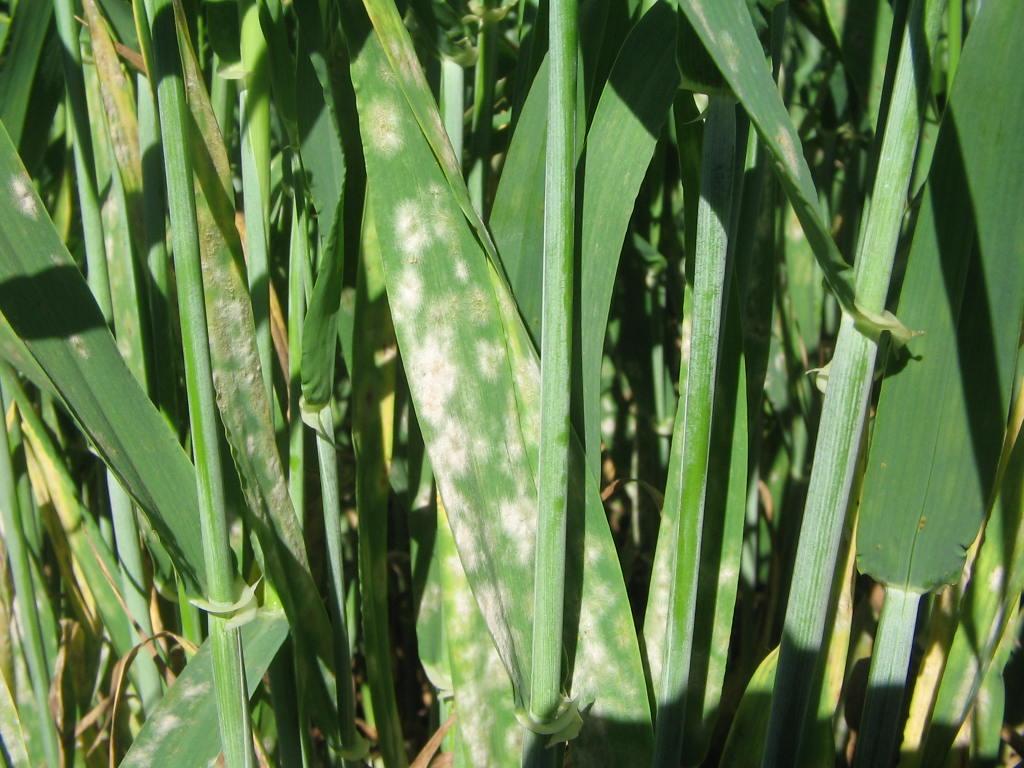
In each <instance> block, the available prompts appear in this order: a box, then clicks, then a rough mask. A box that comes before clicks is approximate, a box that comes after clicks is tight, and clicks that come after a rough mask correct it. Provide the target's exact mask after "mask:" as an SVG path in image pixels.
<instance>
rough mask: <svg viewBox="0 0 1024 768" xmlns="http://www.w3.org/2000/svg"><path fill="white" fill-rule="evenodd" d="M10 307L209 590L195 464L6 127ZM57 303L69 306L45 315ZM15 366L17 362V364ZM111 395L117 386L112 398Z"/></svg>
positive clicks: (86, 423)
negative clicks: (126, 355)
mask: <svg viewBox="0 0 1024 768" xmlns="http://www.w3.org/2000/svg"><path fill="white" fill-rule="evenodd" d="M0 174H2V177H3V186H4V188H5V190H6V192H7V195H8V200H10V201H11V202H10V204H8V205H6V206H4V207H2V208H0V216H2V217H3V227H2V228H0V232H2V234H0V249H2V255H3V258H0V310H2V311H3V314H4V316H5V317H6V319H7V322H8V323H10V325H11V328H12V329H13V330H14V332H15V333H16V334H17V335H18V337H19V338H20V339H21V340H22V341H23V342H24V344H25V348H26V349H27V350H28V351H29V353H30V354H31V355H32V356H33V358H34V360H35V362H36V363H37V364H38V366H39V367H40V369H42V370H43V371H45V373H46V376H47V378H48V379H49V383H50V386H49V387H48V388H49V389H51V390H52V391H54V392H56V393H58V394H59V396H60V398H61V400H62V401H63V402H64V403H65V404H66V405H67V407H68V410H69V411H70V412H71V414H72V415H73V416H74V417H75V419H76V420H77V421H78V423H79V425H80V426H81V427H82V429H83V431H84V432H85V433H86V434H87V435H88V436H89V438H90V439H91V440H92V442H93V445H94V446H95V447H96V450H97V451H98V452H99V454H100V456H101V458H103V460H104V461H105V462H106V463H107V464H108V465H109V466H111V467H112V468H113V469H114V471H115V472H116V473H117V474H118V476H119V477H120V479H121V481H122V482H123V483H124V485H125V488H126V489H127V490H128V491H129V493H131V494H132V496H133V497H134V498H135V500H136V501H137V502H138V503H139V505H140V506H141V507H142V509H143V510H144V511H145V512H146V513H147V514H148V515H149V518H150V522H151V523H152V525H153V528H154V529H155V530H156V531H157V533H158V534H159V536H160V539H161V541H162V542H163V544H164V546H165V547H166V548H167V550H168V552H169V553H170V554H171V556H172V558H173V559H174V562H175V567H176V568H177V569H178V571H179V573H180V574H181V575H182V577H183V578H184V579H185V580H186V581H187V583H188V584H189V587H190V590H192V591H194V592H195V593H197V594H198V593H203V592H204V591H205V586H204V585H205V566H204V564H203V558H202V546H201V543H200V537H199V530H198V524H197V520H198V511H197V510H198V505H197V502H196V500H195V496H194V495H193V494H194V490H191V489H192V486H193V468H192V465H191V464H190V463H189V461H188V458H187V457H186V456H185V453H184V452H183V451H182V450H181V447H180V445H179V444H178V442H177V440H176V439H175V437H174V435H173V433H172V432H171V431H170V429H169V428H168V426H167V422H165V421H164V420H163V419H162V418H161V417H160V415H159V413H158V412H157V411H156V409H155V408H154V407H153V406H152V404H151V403H150V402H149V400H148V398H147V397H146V395H145V394H144V393H143V392H142V390H141V389H140V388H139V385H138V384H137V383H136V381H135V379H134V378H133V377H132V374H131V373H130V372H129V370H128V368H127V367H126V366H125V364H124V361H123V360H122V358H121V355H120V353H119V352H118V350H117V347H116V345H115V343H114V339H113V337H111V335H110V332H109V331H107V329H106V328H105V323H104V321H103V317H102V315H101V314H100V312H99V309H98V308H97V306H96V302H95V300H94V299H93V298H92V296H91V295H90V293H89V289H88V287H87V286H86V284H85V281H84V280H83V279H82V276H81V273H80V272H79V271H78V269H77V267H75V265H74V263H73V262H72V261H71V259H70V257H69V256H68V254H67V251H66V250H65V249H64V246H63V244H62V243H61V242H60V238H59V237H58V236H57V232H56V230H55V229H54V228H53V225H52V222H51V221H50V220H49V217H48V215H47V213H46V211H45V209H44V208H43V204H42V202H41V201H40V200H39V198H38V196H37V195H36V193H35V191H34V189H33V188H32V182H31V181H30V180H29V178H28V176H26V175H25V172H24V169H23V168H22V167H21V164H20V163H19V162H18V159H17V156H16V155H15V153H14V148H13V146H11V144H10V139H9V138H8V137H7V134H6V132H4V131H0ZM44 306H54V307H58V308H59V311H57V312H54V313H49V312H40V311H39V307H44ZM12 362H15V363H17V360H13V361H12ZM108 392H117V393H118V401H117V403H112V402H111V401H110V400H109V398H107V397H106V393H108Z"/></svg>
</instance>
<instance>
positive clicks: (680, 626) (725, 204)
mask: <svg viewBox="0 0 1024 768" xmlns="http://www.w3.org/2000/svg"><path fill="white" fill-rule="evenodd" d="M708 110H709V112H708V120H707V124H706V126H705V128H704V150H703V161H702V167H701V186H700V203H699V210H698V214H697V248H696V252H695V264H694V278H693V319H692V332H691V337H690V338H691V341H690V360H689V365H688V367H687V372H686V384H685V387H686V396H685V398H683V399H682V400H680V403H679V407H680V408H682V409H684V417H683V419H682V420H680V419H679V418H677V419H676V430H675V433H674V434H673V437H672V454H673V455H672V458H671V461H670V469H669V488H668V489H667V493H666V503H672V501H673V500H675V501H676V503H677V504H678V509H677V510H675V517H676V521H677V522H676V524H675V526H674V529H675V530H674V533H675V535H674V536H670V537H669V538H668V540H667V542H666V545H667V546H669V547H671V548H672V549H673V550H674V553H675V556H674V557H673V558H672V577H671V579H670V581H669V594H668V605H669V615H668V623H667V626H666V629H665V636H664V641H663V645H662V654H663V660H662V666H661V679H660V681H659V682H660V685H659V688H658V689H657V702H658V709H657V719H656V721H655V731H654V741H655V747H654V765H656V766H675V765H678V763H679V758H680V754H681V749H682V735H683V722H684V717H685V708H686V697H687V685H688V681H689V673H690V659H691V656H692V653H693V625H694V617H695V615H696V608H697V585H698V576H699V570H700V569H699V565H700V548H701V534H702V530H703V527H704V502H705V492H706V489H707V469H708V460H709V451H710V442H711V415H712V411H713V407H714V394H715V378H716V374H717V369H718V353H719V349H720V347H721V344H720V338H721V329H722V323H723V313H724V308H725V300H726V296H727V295H728V261H729V259H728V253H729V226H730V222H731V220H732V196H733V181H734V178H735V177H734V167H735V146H736V105H735V102H733V101H732V100H731V99H729V98H723V97H717V96H716V97H712V99H711V101H710V103H709V106H708ZM673 489H675V490H674V491H673Z"/></svg>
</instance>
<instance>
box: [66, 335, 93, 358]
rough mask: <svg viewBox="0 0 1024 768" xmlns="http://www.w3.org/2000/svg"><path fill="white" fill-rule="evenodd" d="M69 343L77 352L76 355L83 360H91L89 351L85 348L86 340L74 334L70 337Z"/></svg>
mask: <svg viewBox="0 0 1024 768" xmlns="http://www.w3.org/2000/svg"><path fill="white" fill-rule="evenodd" d="M68 342H69V343H70V344H71V348H72V349H73V350H75V354H76V355H78V356H79V357H80V358H82V359H83V360H88V359H89V350H88V349H87V348H86V346H85V340H84V339H83V338H82V337H81V336H79V335H78V334H77V333H73V334H71V335H70V336H69V337H68Z"/></svg>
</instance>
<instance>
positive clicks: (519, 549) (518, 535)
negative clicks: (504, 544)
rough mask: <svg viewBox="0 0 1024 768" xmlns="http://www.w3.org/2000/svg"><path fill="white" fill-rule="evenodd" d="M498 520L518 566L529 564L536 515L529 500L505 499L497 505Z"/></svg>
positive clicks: (522, 497) (525, 498) (524, 498)
mask: <svg viewBox="0 0 1024 768" xmlns="http://www.w3.org/2000/svg"><path fill="white" fill-rule="evenodd" d="M498 519H499V521H500V522H501V530H502V531H503V532H504V533H505V535H506V536H507V537H508V539H509V542H508V543H510V544H511V545H512V553H513V554H514V555H515V558H516V562H517V563H519V565H520V566H526V565H528V564H529V562H530V559H531V555H532V554H533V547H534V541H533V536H534V522H535V521H536V515H535V514H534V509H533V506H532V504H531V503H530V499H529V498H527V497H524V496H521V497H519V498H518V499H515V500H512V499H505V500H504V501H502V502H501V504H499V505H498Z"/></svg>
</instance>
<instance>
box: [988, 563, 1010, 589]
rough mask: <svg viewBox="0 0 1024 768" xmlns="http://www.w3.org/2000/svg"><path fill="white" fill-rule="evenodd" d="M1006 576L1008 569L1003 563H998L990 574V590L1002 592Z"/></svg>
mask: <svg viewBox="0 0 1024 768" xmlns="http://www.w3.org/2000/svg"><path fill="white" fill-rule="evenodd" d="M1005 578H1006V571H1005V569H1004V568H1003V566H1001V565H997V566H996V567H995V568H993V569H992V573H990V574H989V575H988V588H989V591H990V592H1001V591H1002V589H1003V581H1004V580H1005Z"/></svg>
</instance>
